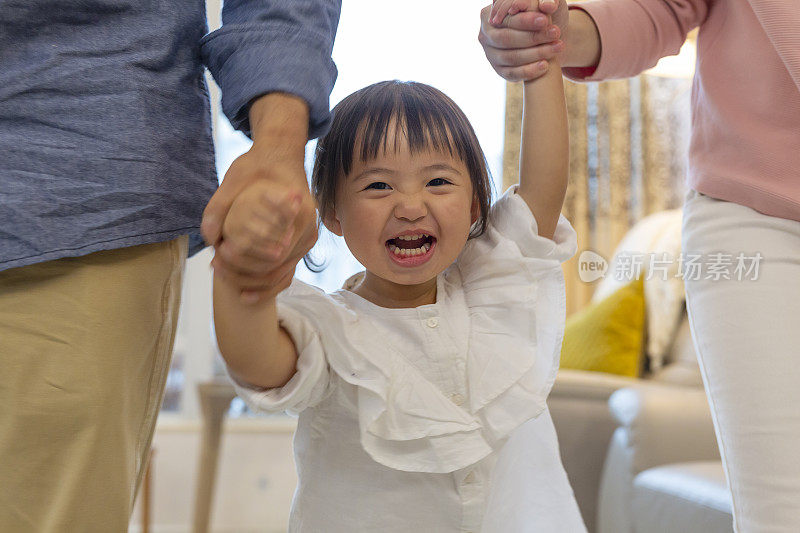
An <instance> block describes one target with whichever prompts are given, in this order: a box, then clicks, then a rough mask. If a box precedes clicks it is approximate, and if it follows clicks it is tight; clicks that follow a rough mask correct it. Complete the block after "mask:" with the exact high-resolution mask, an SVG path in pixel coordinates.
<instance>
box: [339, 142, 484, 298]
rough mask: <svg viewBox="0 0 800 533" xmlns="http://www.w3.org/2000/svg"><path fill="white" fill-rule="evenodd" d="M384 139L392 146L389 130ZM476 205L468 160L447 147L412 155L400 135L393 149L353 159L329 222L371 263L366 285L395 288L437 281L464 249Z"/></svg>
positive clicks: (366, 264)
mask: <svg viewBox="0 0 800 533" xmlns="http://www.w3.org/2000/svg"><path fill="white" fill-rule="evenodd" d="M392 129H393V128H392ZM386 145H387V146H388V147H393V146H394V138H393V137H392V136H391V135H389V138H388V139H387V143H386ZM478 209H479V207H478V202H477V199H476V198H475V197H474V194H473V190H472V181H471V179H470V176H469V173H468V171H467V167H466V165H465V164H464V163H463V162H461V161H460V160H459V159H458V158H454V157H453V156H451V155H450V154H449V153H448V152H446V151H445V152H440V151H434V150H424V151H420V152H417V153H414V154H413V155H412V154H411V152H410V150H409V148H408V143H407V142H406V141H405V139H400V140H399V142H398V144H397V150H396V152H393V151H392V150H391V148H389V149H388V150H387V151H386V153H380V152H379V154H378V157H376V158H375V159H372V160H370V161H367V162H362V161H360V159H359V158H355V160H354V161H353V168H352V170H351V172H350V173H349V174H348V175H347V176H345V177H344V178H342V179H341V180H340V182H339V184H338V186H337V190H336V202H335V208H334V213H333V214H332V215H331V216H330V217H328V220H325V221H324V222H325V225H326V226H327V227H328V229H330V230H331V231H333V232H334V233H336V234H337V235H341V236H344V240H345V242H346V243H347V246H348V248H350V251H351V252H352V254H353V255H354V256H355V257H356V259H358V261H359V262H360V263H361V264H362V265H364V267H365V268H366V269H367V279H365V283H367V281H370V278H371V279H372V283H373V290H376V291H378V292H384V293H386V292H389V293H392V292H394V291H398V290H399V291H402V290H403V287H398V286H406V287H405V288H406V289H407V286H409V285H424V284H430V283H431V282H433V283H435V278H436V276H437V275H438V274H439V273H441V272H442V271H444V270H445V269H446V268H447V267H448V266H450V265H451V264H452V263H453V261H455V259H456V258H457V257H458V255H459V253H461V250H462V249H463V248H464V244H466V242H467V238H468V236H469V231H470V227H471V225H472V224H473V223H474V222H475V220H477V217H478ZM376 277H377V278H378V279H375V278H376ZM434 286H435V285H434ZM387 296H388V295H387Z"/></svg>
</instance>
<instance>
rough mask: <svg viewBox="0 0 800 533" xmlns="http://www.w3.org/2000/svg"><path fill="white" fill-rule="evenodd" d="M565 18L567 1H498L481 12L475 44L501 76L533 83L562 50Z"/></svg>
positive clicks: (566, 16)
mask: <svg viewBox="0 0 800 533" xmlns="http://www.w3.org/2000/svg"><path fill="white" fill-rule="evenodd" d="M537 5H538V11H536V8H537ZM568 19H569V16H568V10H567V3H566V0H497V1H496V2H495V3H494V5H491V6H486V7H485V8H483V10H481V31H480V34H479V35H478V41H480V43H481V45H482V46H483V50H484V52H485V53H486V58H487V59H488V60H489V63H490V64H491V65H492V68H494V70H495V71H496V72H497V73H498V74H499V75H500V76H502V77H503V78H505V79H506V80H508V81H523V80H533V79H536V78H538V77H540V76H542V75H543V74H544V73H545V72H547V69H548V61H549V60H550V59H552V58H554V57H556V56H557V55H558V54H559V53H561V52H562V51H563V50H564V42H563V41H561V40H559V37H562V36H563V35H564V34H565V33H566V28H567V22H568Z"/></svg>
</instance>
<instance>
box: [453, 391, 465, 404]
mask: <svg viewBox="0 0 800 533" xmlns="http://www.w3.org/2000/svg"><path fill="white" fill-rule="evenodd" d="M450 401H452V402H453V403H454V404H456V405H463V403H464V397H463V396H461V395H460V394H459V393H455V394H451V395H450Z"/></svg>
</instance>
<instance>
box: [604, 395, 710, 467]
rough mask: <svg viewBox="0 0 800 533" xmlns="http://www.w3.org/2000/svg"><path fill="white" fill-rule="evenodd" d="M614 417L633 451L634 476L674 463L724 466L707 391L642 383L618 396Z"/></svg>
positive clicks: (611, 400)
mask: <svg viewBox="0 0 800 533" xmlns="http://www.w3.org/2000/svg"><path fill="white" fill-rule="evenodd" d="M608 403H609V408H610V410H611V415H612V416H613V417H614V419H615V420H616V421H617V423H618V424H619V426H620V427H621V428H623V429H624V436H625V441H624V444H625V445H627V446H628V447H629V448H631V450H632V451H633V456H632V457H633V463H632V465H631V467H632V469H633V474H634V475H636V474H638V473H639V472H642V471H644V470H647V469H648V468H652V467H654V466H660V465H664V464H669V463H676V462H686V461H710V460H719V458H720V456H719V449H718V448H717V439H716V435H715V434H714V425H713V422H712V420H711V411H710V410H709V407H708V400H707V398H706V394H705V391H704V390H703V389H695V388H688V387H673V386H664V385H656V384H644V383H640V384H638V385H636V386H634V387H626V388H624V389H619V390H617V391H616V392H614V393H613V394H612V395H611V397H610V398H609V402H608Z"/></svg>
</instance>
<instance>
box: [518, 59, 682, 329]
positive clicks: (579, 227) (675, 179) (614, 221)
mask: <svg viewBox="0 0 800 533" xmlns="http://www.w3.org/2000/svg"><path fill="white" fill-rule="evenodd" d="M565 85H566V87H565V91H566V95H567V108H568V114H569V131H570V179H569V186H568V189H567V196H566V200H565V202H564V208H563V213H564V215H565V216H566V217H567V218H568V219H569V220H570V222H571V223H572V225H573V226H574V227H575V230H576V231H577V233H578V253H577V254H576V255H575V257H574V258H573V259H571V260H570V261H569V262H567V263H566V264H565V265H564V274H565V278H566V282H567V314H571V313H573V312H575V311H578V310H580V309H581V308H582V307H583V306H584V305H585V304H586V303H587V302H588V301H589V300H590V299H591V297H592V291H593V288H594V285H593V284H588V283H584V282H582V281H581V280H580V278H579V277H578V265H577V261H578V256H579V255H580V253H581V252H582V251H584V250H592V251H594V252H596V253H598V254H600V255H601V256H603V257H605V258H606V259H608V260H609V261H610V259H611V257H612V254H613V252H614V249H615V248H616V246H617V244H618V243H619V242H620V240H621V239H622V237H623V236H624V235H625V233H626V232H627V231H628V229H629V228H630V227H631V226H632V225H633V224H634V223H636V222H637V221H638V220H640V219H641V218H643V217H644V216H646V215H649V214H651V213H654V212H656V211H661V210H664V209H673V208H676V207H679V206H680V205H681V204H682V201H683V194H684V190H685V188H684V187H685V186H684V178H685V173H686V154H687V146H688V142H689V126H690V113H689V106H690V91H691V81H690V80H687V79H680V78H668V77H659V76H656V75H650V74H643V75H641V76H639V77H638V78H632V79H629V80H619V81H609V82H602V83H572V82H569V81H567V80H565ZM521 115H522V85H521V84H520V83H516V84H511V83H510V84H508V85H507V92H506V125H505V145H504V153H503V188H504V189H505V188H507V187H509V186H511V185H513V184H514V183H516V182H517V180H518V175H519V142H520V127H521V118H522V116H521Z"/></svg>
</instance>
